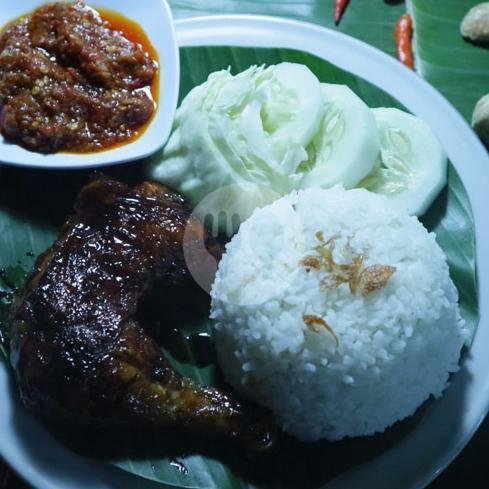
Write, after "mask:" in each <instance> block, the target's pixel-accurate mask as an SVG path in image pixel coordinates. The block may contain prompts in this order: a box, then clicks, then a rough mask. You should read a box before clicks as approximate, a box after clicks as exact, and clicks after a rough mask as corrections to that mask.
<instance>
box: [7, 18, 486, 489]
mask: <svg viewBox="0 0 489 489" xmlns="http://www.w3.org/2000/svg"><path fill="white" fill-rule="evenodd" d="M175 29H176V33H177V41H178V45H179V46H180V47H187V46H195V45H206V46H211V45H214V46H215V45H219V43H221V44H226V45H242V46H249V47H284V48H288V49H296V50H303V51H306V52H310V53H311V54H314V55H316V56H319V57H320V58H323V59H326V60H327V61H329V62H332V63H334V64H336V65H338V66H339V67H341V68H343V69H346V70H347V71H351V72H354V73H357V74H359V73H358V71H355V70H353V69H351V67H348V66H347V65H349V63H351V62H352V61H351V59H345V58H341V56H343V55H344V53H345V52H348V51H350V50H351V51H352V52H354V51H355V50H359V52H362V53H364V54H365V55H366V56H365V57H366V59H368V61H365V63H364V64H363V65H362V64H360V66H361V68H362V70H367V72H368V73H367V74H368V76H366V75H365V73H363V72H362V73H361V74H359V76H361V77H362V78H364V79H366V80H367V81H370V82H372V83H374V84H375V85H377V86H379V87H380V88H382V89H384V90H385V91H387V92H388V93H389V94H391V95H393V96H394V97H395V98H397V99H398V100H399V101H400V102H401V103H403V104H404V105H405V106H406V107H407V108H409V109H410V110H412V111H413V112H414V113H415V114H418V115H419V114H420V113H424V111H425V110H428V109H426V108H424V107H423V100H424V98H423V100H417V97H416V95H417V94H418V93H424V94H425V95H427V96H429V97H431V103H430V104H428V105H432V106H434V107H436V110H435V111H434V112H435V115H436V114H437V113H438V115H444V116H446V117H444V118H442V119H441V120H440V121H435V122H436V124H433V123H431V125H432V127H433V128H434V130H435V132H436V133H437V134H438V136H439V138H440V140H441V141H442V143H443V146H444V147H445V149H446V151H447V153H448V154H449V156H451V155H452V156H451V160H452V162H453V164H454V166H455V167H456V168H457V171H458V172H459V174H460V177H461V179H462V181H463V182H464V185H465V187H466V190H467V193H468V194H469V198H470V201H471V204H472V211H473V214H474V222H475V233H476V255H477V261H476V266H477V272H478V281H479V284H478V285H479V307H480V323H479V328H478V331H477V335H476V338H475V340H474V344H473V347H472V350H471V351H472V352H474V354H476V353H477V352H481V353H480V354H483V350H482V348H481V346H480V345H481V344H482V343H483V342H484V341H485V342H486V343H487V341H489V327H488V324H487V316H488V303H487V301H484V297H485V296H487V295H488V294H487V292H488V291H489V255H488V257H487V258H485V257H484V254H483V247H484V246H487V244H489V229H488V227H487V226H486V227H484V226H483V225H482V224H483V217H484V213H483V211H484V208H483V205H482V204H483V202H482V200H483V195H484V194H483V193H481V190H482V189H484V188H489V172H486V174H482V175H480V174H479V173H477V172H476V170H475V169H474V168H471V167H470V166H469V165H468V164H463V165H461V164H459V161H462V160H465V158H464V154H466V155H467V156H466V159H468V158H469V155H470V157H471V159H472V158H476V159H477V160H479V159H480V165H477V166H478V167H479V168H480V166H482V165H484V164H487V165H488V166H486V168H489V156H488V155H487V153H486V151H485V148H484V147H483V146H482V144H481V143H480V141H479V140H478V139H477V138H476V136H475V135H474V133H473V131H472V130H471V128H470V126H468V124H467V123H466V122H465V120H464V119H463V118H462V116H461V115H460V114H459V113H458V112H457V111H456V109H454V108H453V107H452V106H451V105H450V104H449V102H448V101H446V99H445V98H444V97H443V96H442V95H441V94H439V93H438V92H437V91H436V89H434V88H433V87H432V86H431V85H429V84H428V83H427V82H425V81H424V80H423V79H421V78H420V77H418V76H417V75H416V74H414V73H413V72H411V71H410V70H408V69H407V68H405V67H404V66H402V65H401V64H399V63H398V62H397V61H396V60H395V59H394V58H392V57H390V56H389V55H387V54H385V53H383V52H382V51H379V50H378V49H376V48H374V47H372V46H370V45H368V44H366V43H364V42H362V41H359V40H358V39H355V38H353V37H350V36H347V35H345V34H342V33H340V32H337V31H334V30H331V29H327V28H324V27H319V26H316V25H314V24H310V23H306V22H300V21H295V20H289V19H284V18H278V17H267V16H259V15H235V14H233V15H231V14H230V15H217V16H202V17H192V18H188V19H183V20H178V21H176V22H175ZM251 34H253V35H251ZM280 36H282V37H280ZM304 38H307V39H306V40H305V41H304ZM199 39H201V40H202V39H203V40H204V42H202V41H200V43H198V42H199V41H198V40H199ZM231 39H232V40H231ZM264 39H269V40H270V41H273V42H271V44H267V45H263V40H264ZM279 40H281V41H283V42H279ZM318 40H319V42H318ZM337 40H341V43H338V44H337V45H335V50H333V51H334V52H330V51H328V53H327V54H328V56H327V57H325V56H324V55H322V54H321V53H323V52H324V50H325V49H326V47H327V45H328V44H330V42H331V41H337ZM240 41H241V42H240ZM313 41H314V42H313ZM196 43H197V44H196ZM258 43H259V44H258ZM282 44H284V45H282ZM304 45H307V46H308V47H309V49H304V47H301V46H304ZM378 66H381V67H382V68H381V69H380V72H381V73H382V72H385V71H387V73H388V74H390V75H392V78H391V79H389V80H387V79H384V80H380V82H379V76H380V74H379V73H378V72H377V73H376V72H375V71H376V69H377V68H378ZM384 68H385V70H384ZM384 75H385V73H384ZM406 84H407V85H408V87H407V88H406ZM409 84H412V86H411V87H409ZM386 85H389V87H391V85H392V86H394V85H395V86H394V88H392V87H391V89H389V88H388V87H386ZM401 86H402V87H404V88H403V90H407V91H406V92H403V93H402V96H398V95H397V94H396V93H397V92H398V91H399V90H400V87H401ZM396 87H397V88H396ZM418 90H419V92H418ZM413 94H414V98H413ZM406 99H409V100H406ZM424 118H425V119H427V121H428V122H429V123H430V120H431V119H433V114H431V115H430V116H429V117H424ZM452 126H453V127H452ZM447 128H448V134H450V135H451V137H450V138H449V139H447V138H448V136H447V137H445V136H444V131H445V130H446V129H447ZM450 128H451V130H450ZM454 132H455V133H456V134H453V133H454ZM457 146H458V148H457ZM453 155H455V158H454V157H453ZM468 182H470V184H469V183H468ZM474 189H479V190H478V191H477V192H476V191H475V190H474ZM483 272H485V273H483ZM483 326H484V327H483ZM481 350H482V351H481ZM473 356H474V355H469V358H467V359H466V361H465V360H464V368H467V369H468V371H469V373H470V371H471V369H472V368H473V367H474V360H473ZM487 363H488V366H489V358H488V362H487ZM455 384H456V382H454V385H455ZM459 384H460V382H459ZM483 384H484V385H483V386H482V387H483V388H482V390H481V392H480V393H479V398H480V406H479V407H478V409H475V410H474V409H472V410H470V412H469V410H468V411H467V413H466V414H467V416H469V415H470V422H469V423H467V425H464V426H463V427H462V428H463V429H464V435H463V436H461V437H460V436H459V437H458V438H457V441H456V442H455V443H452V444H451V447H450V449H449V450H448V449H447V450H446V451H445V453H444V456H438V457H437V459H436V463H432V464H430V467H429V469H428V470H426V471H425V473H424V474H423V475H422V476H420V477H418V478H417V482H416V483H415V484H414V485H413V483H410V482H409V481H407V482H406V483H405V484H403V485H398V486H397V487H399V488H401V487H402V488H405V489H408V488H409V489H413V488H415V487H424V486H425V485H426V484H428V483H429V482H431V481H432V480H433V479H434V478H435V477H436V476H437V475H438V474H439V473H440V472H441V471H442V470H443V469H444V468H445V467H446V466H447V465H448V464H449V463H450V462H451V461H452V460H453V458H455V456H456V455H457V454H458V453H459V452H460V451H461V450H462V448H463V447H464V446H465V444H466V443H467V442H468V440H469V439H470V438H471V436H472V435H473V433H474V432H475V431H476V429H477V427H478V426H479V424H480V422H481V421H482V420H483V418H484V416H485V415H486V414H487V411H488V408H489V378H488V379H487V380H486V382H485V383H483ZM2 388H4V389H5V388H7V379H6V369H5V368H3V366H2V368H1V369H0V391H1V389H2ZM453 388H454V386H452V389H451V390H453ZM449 393H450V389H449V391H448V392H447V393H446V394H445V396H444V397H447V394H449ZM9 397H10V396H9ZM451 397H453V396H451ZM10 401H12V399H10ZM482 406H483V407H482ZM11 407H12V406H11ZM2 413H3V411H2V406H1V405H0V421H1V420H2V417H3V416H2ZM26 416H29V415H26ZM29 417H30V416H29ZM7 421H8V420H7ZM64 452H65V455H70V456H71V458H72V459H73V456H74V454H72V453H71V452H69V450H66V449H65V450H64ZM0 455H1V456H3V457H4V458H5V460H6V461H7V462H8V463H9V464H10V465H11V467H13V468H14V469H15V470H17V471H18V472H19V474H20V475H21V476H22V477H24V478H25V479H26V480H28V482H29V483H31V484H32V485H33V486H35V487H39V488H41V489H48V488H49V489H51V488H53V489H54V488H55V487H59V486H56V485H53V484H52V483H50V481H49V480H47V479H46V478H45V477H41V478H40V477H38V475H39V474H36V471H33V470H29V471H28V472H27V473H26V472H25V469H26V465H25V463H26V461H25V459H22V460H21V459H19V458H15V457H14V456H9V447H8V443H6V439H5V437H3V436H2V437H0ZM10 455H12V454H11V453H10ZM75 458H76V459H80V460H77V462H78V463H82V462H83V464H85V465H86V466H87V467H91V468H92V467H93V466H96V465H99V464H98V463H97V462H93V461H87V460H85V459H81V457H78V456H75ZM71 461H72V462H73V461H74V460H71ZM27 463H29V460H27ZM87 463H88V465H87ZM30 469H33V467H30ZM80 470H81V467H80ZM99 472H100V473H99ZM107 472H111V471H108V470H106V468H105V467H94V468H93V473H94V475H95V477H96V478H97V481H96V482H100V483H101V484H100V485H95V484H94V485H92V486H91V487H94V488H95V487H97V488H98V487H100V488H109V487H112V488H113V487H123V486H122V485H113V484H112V485H106V483H107V484H110V481H108V482H106V477H109V478H112V477H114V478H115V479H118V484H121V483H123V481H125V482H124V484H126V483H130V481H131V479H132V481H133V482H134V476H131V475H129V474H124V477H120V476H121V474H116V473H111V474H110V476H108V475H107ZM353 472H355V471H353ZM102 473H103V475H102ZM41 475H45V474H41ZM72 475H73V476H74V474H72ZM111 480H112V479H111ZM75 482H76V481H75ZM390 482H392V479H391V480H390ZM344 483H345V481H344V477H340V478H338V479H335V480H333V481H332V482H330V483H328V484H327V485H326V486H325V488H328V489H330V488H331V489H333V488H335V489H336V488H340V487H345V486H344ZM64 487H67V488H68V487H73V488H75V487H86V486H80V485H73V483H71V484H69V485H68V484H66V485H65V486H64ZM350 487H356V486H350Z"/></svg>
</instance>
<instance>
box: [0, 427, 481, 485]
mask: <svg viewBox="0 0 489 489" xmlns="http://www.w3.org/2000/svg"><path fill="white" fill-rule="evenodd" d="M486 457H487V458H486ZM488 458H489V418H487V419H486V420H485V421H484V422H483V424H482V425H481V427H480V429H479V431H478V432H477V433H476V435H475V436H474V438H473V439H472V440H471V441H470V442H469V444H468V445H467V447H466V448H465V449H464V450H463V452H462V453H461V454H460V455H459V456H458V457H457V458H456V459H455V461H454V462H453V463H452V464H451V465H450V466H449V467H448V468H447V470H446V471H444V472H443V473H442V474H441V475H440V476H439V477H438V478H437V479H436V480H435V481H434V482H433V483H432V484H431V485H430V486H429V489H451V488H457V489H459V488H466V489H486V488H489V461H488ZM28 487H29V486H28V485H26V484H25V483H24V482H23V481H22V480H21V479H20V478H19V477H18V476H17V475H16V474H14V473H13V472H12V471H11V470H10V469H9V468H8V467H7V465H5V464H3V463H2V462H1V461H0V489H28ZM365 487H366V489H367V486H365ZM60 489H64V488H60ZM372 489H375V488H372ZM393 489H396V488H393Z"/></svg>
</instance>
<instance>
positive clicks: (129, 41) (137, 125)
mask: <svg viewBox="0 0 489 489" xmlns="http://www.w3.org/2000/svg"><path fill="white" fill-rule="evenodd" d="M157 85H158V63H157V55H156V52H155V50H154V48H153V47H152V46H151V43H150V42H149V40H148V38H147V36H146V34H145V33H144V31H143V30H142V29H141V27H140V26H139V25H137V24H136V23H135V22H133V21H131V20H129V19H127V18H125V17H123V16H122V15H120V14H117V13H114V12H109V11H100V12H98V11H96V10H94V9H92V8H90V7H88V6H86V5H85V4H84V3H83V2H81V1H78V2H69V3H66V2H58V3H49V4H46V5H44V6H42V7H40V8H38V9H37V10H35V11H34V12H32V13H31V14H29V15H27V16H25V17H22V18H20V19H18V20H16V21H14V22H13V23H11V24H10V25H9V26H7V27H6V28H5V30H4V31H3V33H2V35H1V37H0V131H1V132H2V134H3V136H4V137H5V138H6V139H7V140H9V141H12V142H14V143H16V144H20V145H22V146H24V147H25V148H27V149H29V150H32V151H37V152H40V153H55V152H58V151H69V152H77V153H89V152H96V151H101V150H105V149H109V148H112V147H114V146H118V145H122V144H127V143H129V142H131V141H133V140H134V139H136V138H137V137H139V136H140V135H141V133H142V132H144V129H145V128H146V127H147V125H148V123H149V122H150V120H151V118H152V116H153V114H154V112H155V110H156V102H157Z"/></svg>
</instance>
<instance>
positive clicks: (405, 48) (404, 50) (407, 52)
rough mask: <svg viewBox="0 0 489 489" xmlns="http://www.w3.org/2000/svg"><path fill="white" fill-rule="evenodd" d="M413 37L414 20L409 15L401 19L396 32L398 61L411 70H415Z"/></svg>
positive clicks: (402, 16)
mask: <svg viewBox="0 0 489 489" xmlns="http://www.w3.org/2000/svg"><path fill="white" fill-rule="evenodd" d="M412 36H413V20H412V19H411V16H410V15H409V14H404V15H401V17H399V20H398V21H397V24H396V29H395V31H394V37H395V40H396V50H397V59H398V60H399V61H400V62H401V63H403V64H405V65H406V66H407V67H409V68H414V62H413V49H412V46H411V38H412Z"/></svg>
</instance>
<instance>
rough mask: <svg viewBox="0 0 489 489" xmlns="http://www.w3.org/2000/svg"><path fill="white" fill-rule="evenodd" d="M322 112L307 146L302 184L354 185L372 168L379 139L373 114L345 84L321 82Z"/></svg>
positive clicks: (302, 185)
mask: <svg viewBox="0 0 489 489" xmlns="http://www.w3.org/2000/svg"><path fill="white" fill-rule="evenodd" d="M321 91H322V93H323V98H324V104H325V105H324V115H323V118H322V121H321V127H320V130H319V131H318V133H317V134H316V136H315V137H314V139H313V141H312V143H311V144H310V145H309V146H308V148H307V149H308V154H309V158H308V160H307V161H306V162H303V163H302V165H301V167H300V169H302V171H304V172H305V175H304V178H303V179H302V182H301V187H302V188H307V187H314V186H319V187H325V188H327V187H331V186H333V185H335V184H338V183H340V184H343V185H344V186H345V187H346V188H351V187H354V186H355V185H357V184H358V182H360V181H361V180H362V179H363V178H364V177H366V176H367V175H368V174H369V173H370V172H371V171H372V170H373V168H374V165H375V162H376V160H377V158H378V154H379V150H380V143H379V136H378V131H377V126H376V124H375V118H374V116H373V114H372V112H371V111H370V109H369V108H368V107H367V105H365V103H364V102H363V101H362V100H361V99H360V98H359V97H358V96H357V95H355V94H354V93H353V92H352V91H351V90H350V89H349V88H348V87H347V86H345V85H333V84H329V83H322V84H321Z"/></svg>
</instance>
